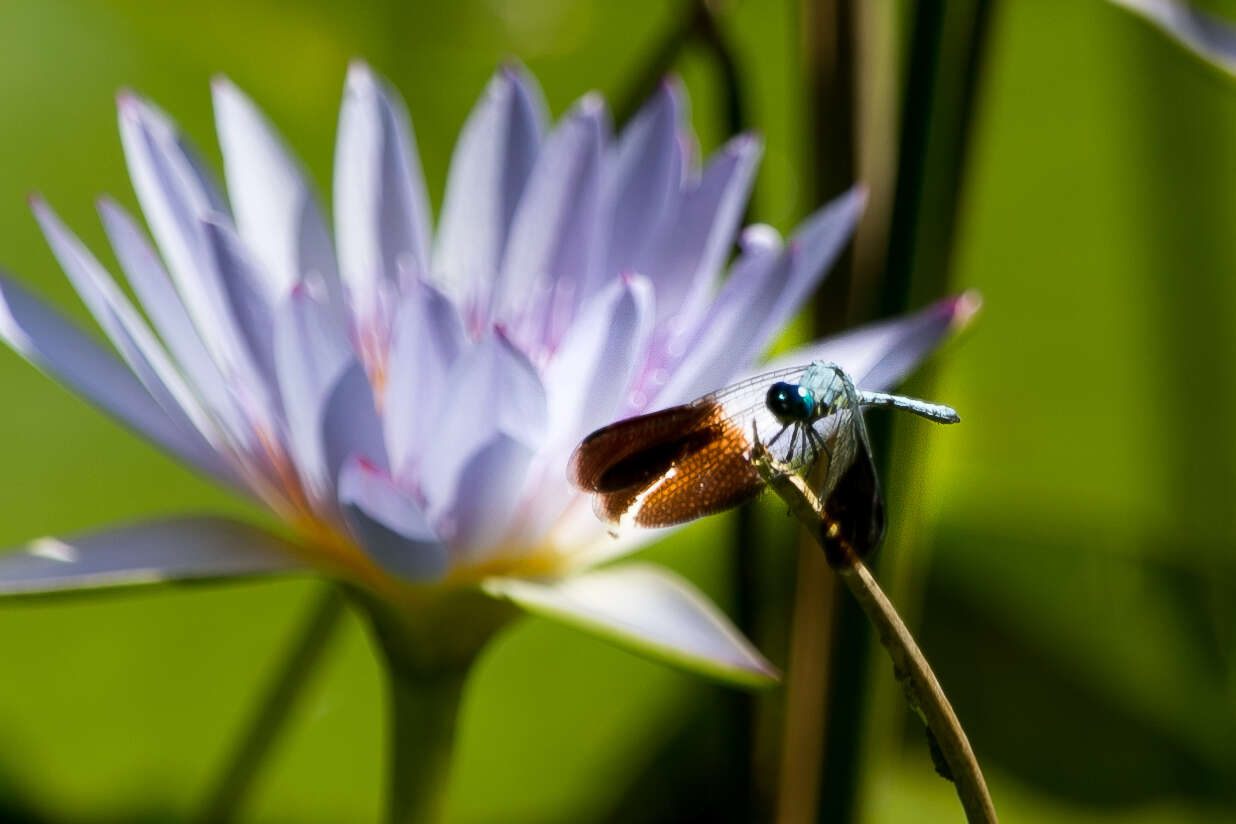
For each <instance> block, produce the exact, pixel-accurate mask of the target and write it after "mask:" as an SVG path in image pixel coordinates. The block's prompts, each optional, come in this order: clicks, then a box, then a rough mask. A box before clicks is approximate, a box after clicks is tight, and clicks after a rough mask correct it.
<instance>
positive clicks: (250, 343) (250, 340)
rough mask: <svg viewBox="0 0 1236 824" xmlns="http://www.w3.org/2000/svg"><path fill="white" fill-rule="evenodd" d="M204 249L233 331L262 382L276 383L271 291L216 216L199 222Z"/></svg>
mask: <svg viewBox="0 0 1236 824" xmlns="http://www.w3.org/2000/svg"><path fill="white" fill-rule="evenodd" d="M202 232H203V235H204V237H205V240H206V250H207V253H208V254H209V255H210V256H211V258H212V260H213V264H214V269H215V271H216V272H218V273H219V281H220V283H221V284H222V285H223V293H224V296H225V297H226V298H227V304H228V309H229V311H230V313H231V316H232V318H233V319H234V321H235V324H236V329H237V331H238V332H239V333H240V336H241V339H242V340H243V342H244V344H245V349H246V351H247V352H248V354H249V356H250V357H251V358H252V360H253V364H254V366H255V367H256V368H257V370H258V372H259V374H260V376H261V378H262V381H263V383H265V384H266V385H270V386H273V385H274V383H275V352H274V328H273V326H274V309H273V308H272V305H273V304H272V302H271V295H272V294H273V292H272V291H271V290H270V289H269V288H268V284H266V283H265V282H264V280H265V278H264V276H263V275H262V273H261V271H260V267H259V266H257V265H256V264H255V263H254V261H252V260H251V259H250V258H249V251H248V250H247V249H246V248H245V247H244V245H243V244H242V243H241V239H240V237H239V236H238V235H237V234H236V230H235V229H233V228H232V227H231V225H229V224H228V223H227V222H226V221H221V220H218V219H217V218H216V217H211V218H207V219H206V220H203V221H202Z"/></svg>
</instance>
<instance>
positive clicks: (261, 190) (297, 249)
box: [211, 76, 338, 303]
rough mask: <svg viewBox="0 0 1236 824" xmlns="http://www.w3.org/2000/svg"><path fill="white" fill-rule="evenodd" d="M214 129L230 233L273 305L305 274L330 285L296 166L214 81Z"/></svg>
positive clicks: (321, 232) (324, 250) (250, 110)
mask: <svg viewBox="0 0 1236 824" xmlns="http://www.w3.org/2000/svg"><path fill="white" fill-rule="evenodd" d="M211 88H212V90H213V93H214V103H215V123H216V126H217V128H218V132H219V148H220V149H221V150H222V152H223V171H224V173H225V175H226V176H227V188H228V195H229V196H230V197H231V200H232V208H233V209H234V210H235V213H236V226H237V229H238V231H239V232H240V236H241V238H242V239H243V240H244V242H245V245H246V246H247V247H248V248H249V249H251V250H253V254H254V256H255V257H256V259H257V262H258V263H259V264H260V267H259V270H258V271H259V272H260V273H261V274H262V275H264V279H263V280H262V282H261V283H260V286H261V287H262V288H263V290H264V292H265V295H266V300H267V301H268V302H270V303H277V302H278V301H280V300H281V299H283V297H285V296H286V295H287V293H288V292H289V291H290V290H291V289H292V287H293V286H294V285H295V284H297V283H299V282H300V280H301V279H302V278H304V277H305V276H306V275H307V274H308V273H309V272H317V273H318V274H319V275H321V276H322V277H324V278H332V279H333V278H336V277H338V275H337V274H336V272H335V261H334V255H333V253H332V252H331V248H330V239H329V236H328V234H327V231H326V222H325V220H324V219H323V217H322V212H321V210H320V209H319V208H318V204H317V198H316V197H315V196H314V193H313V190H312V189H311V187H310V185H309V183H308V181H307V180H306V179H305V175H304V173H303V172H302V170H301V168H300V164H299V163H297V162H296V160H295V159H294V158H293V157H292V156H291V154H290V153H289V152H288V150H287V149H286V147H285V145H284V142H283V140H282V139H281V138H280V137H279V135H278V134H277V133H276V132H275V130H274V129H273V128H272V126H271V125H270V123H269V121H267V119H266V117H265V116H264V115H263V114H262V113H261V112H260V111H259V110H258V108H257V106H255V105H254V104H253V101H252V100H250V99H249V98H248V97H247V96H246V95H245V94H244V93H243V92H242V91H240V90H239V89H238V88H236V86H234V85H233V84H232V82H231V81H230V80H228V79H227V78H225V77H221V76H220V77H216V78H215V79H214V82H213V83H212V85H211Z"/></svg>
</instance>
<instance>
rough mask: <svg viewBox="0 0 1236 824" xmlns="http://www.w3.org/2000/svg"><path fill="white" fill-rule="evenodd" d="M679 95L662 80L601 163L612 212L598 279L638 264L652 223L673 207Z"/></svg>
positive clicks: (678, 171)
mask: <svg viewBox="0 0 1236 824" xmlns="http://www.w3.org/2000/svg"><path fill="white" fill-rule="evenodd" d="M682 95H683V91H682V89H681V88H678V86H677V85H676V84H674V83H672V82H670V81H666V82H663V83H662V84H661V86H660V88H659V90H658V91H657V93H656V94H654V95H653V96H652V98H651V99H650V100H649V101H648V102H647V103H645V104H644V106H643V108H641V109H640V110H639V112H637V113H636V115H635V117H634V118H632V119H631V122H630V123H629V124H627V126H626V128H624V129H623V130H622V134H621V135H620V137H619V139H618V145H617V146H616V147H615V150H614V153H613V157H612V159H611V160H610V161H609V162H607V163H606V169H605V189H606V199H607V201H609V203H608V207H609V208H610V209H611V210H612V213H611V214H610V215H609V216H608V218H609V221H610V231H609V239H608V241H607V246H608V254H607V259H606V264H605V268H604V270H603V272H602V276H603V277H607V278H608V277H612V276H614V275H618V274H622V273H623V272H626V271H628V270H630V269H632V268H634V267H635V266H636V265H638V264H639V263H640V262H641V259H642V257H643V251H644V248H645V247H646V246H647V245H648V243H649V239H650V238H652V237H653V235H654V233H655V231H656V229H657V227H658V226H661V225H662V224H664V223H665V222H666V219H667V217H668V216H670V215H672V214H673V213H674V211H676V210H677V205H678V204H677V199H678V191H679V188H680V187H681V186H682V151H681V149H680V147H679V144H678V131H679V127H680V125H681V122H682V120H683V111H682V105H681V102H680V101H681V98H682Z"/></svg>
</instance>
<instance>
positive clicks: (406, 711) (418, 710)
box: [386, 659, 467, 824]
mask: <svg viewBox="0 0 1236 824" xmlns="http://www.w3.org/2000/svg"><path fill="white" fill-rule="evenodd" d="M388 663H390V665H389V666H388V667H387V681H386V682H387V692H388V700H389V702H390V724H389V729H390V732H389V735H390V740H389V741H388V742H387V748H388V753H389V764H390V773H389V775H388V781H389V782H390V784H389V789H388V797H387V808H386V820H387V821H388V822H389V824H430V823H431V822H435V821H438V820H440V819H441V816H442V809H443V804H444V802H445V800H446V790H447V786H448V784H449V778H450V768H451V757H452V755H453V754H454V749H455V748H454V742H455V722H456V721H457V720H458V717H459V704H460V699H461V698H462V697H463V686H464V681H465V679H466V676H467V673H466V671H464V672H447V673H437V674H431V675H427V674H425V673H419V672H415V671H412V670H410V669H408V668H405V667H401V666H397V665H395V664H394V663H393V662H389V659H388Z"/></svg>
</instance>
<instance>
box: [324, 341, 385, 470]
mask: <svg viewBox="0 0 1236 824" xmlns="http://www.w3.org/2000/svg"><path fill="white" fill-rule="evenodd" d="M321 438H322V454H323V455H324V456H325V459H326V477H327V478H328V479H329V481H330V483H331V484H332V485H333V484H335V483H336V482H337V481H338V478H339V472H340V470H341V469H342V468H343V465H344V463H345V462H346V461H347V460H348V459H349V458H352V457H358V458H362V459H364V460H365V461H366V462H367V463H369V464H370V465H372V466H376V467H377V468H378V469H379V470H381V471H382V472H387V473H389V472H390V462H389V461H388V460H387V458H386V445H385V444H384V443H383V442H382V421H381V420H379V419H378V412H377V408H376V407H375V405H374V402H373V387H372V386H371V385H370V383H369V376H368V375H367V374H365V368H364V367H363V366H361V364H360V362H359V361H355V360H354V361H352V362H351V363H350V364H349V365H348V367H347V368H346V369H345V370H344V371H343V373H342V374H341V375H340V376H339V378H338V379H337V380H336V381H335V384H334V386H332V387H331V388H330V390H329V394H328V396H327V399H326V406H325V409H324V410H323V412H322V433H321Z"/></svg>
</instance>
